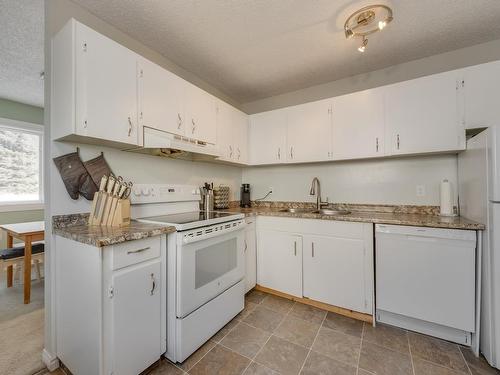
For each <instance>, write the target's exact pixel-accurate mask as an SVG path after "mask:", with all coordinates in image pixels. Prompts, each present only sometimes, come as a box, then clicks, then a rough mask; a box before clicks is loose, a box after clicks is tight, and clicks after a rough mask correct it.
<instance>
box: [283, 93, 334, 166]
mask: <svg viewBox="0 0 500 375" xmlns="http://www.w3.org/2000/svg"><path fill="white" fill-rule="evenodd" d="M287 111H288V118H287V132H286V134H287V135H286V141H287V152H286V160H287V162H289V163H303V162H312V161H324V160H329V159H330V158H331V146H332V145H331V139H332V122H331V100H330V99H327V100H320V101H317V102H312V103H307V104H302V105H298V106H294V107H290V108H288V109H287Z"/></svg>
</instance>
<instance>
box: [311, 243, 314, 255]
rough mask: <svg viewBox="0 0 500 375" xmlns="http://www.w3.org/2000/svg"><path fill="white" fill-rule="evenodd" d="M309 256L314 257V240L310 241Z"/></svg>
mask: <svg viewBox="0 0 500 375" xmlns="http://www.w3.org/2000/svg"><path fill="white" fill-rule="evenodd" d="M311 257H313V258H314V242H311Z"/></svg>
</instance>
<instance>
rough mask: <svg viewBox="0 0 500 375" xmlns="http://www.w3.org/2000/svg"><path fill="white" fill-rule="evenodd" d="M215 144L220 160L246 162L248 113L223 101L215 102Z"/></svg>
mask: <svg viewBox="0 0 500 375" xmlns="http://www.w3.org/2000/svg"><path fill="white" fill-rule="evenodd" d="M217 146H218V149H219V152H220V153H221V155H222V156H221V157H220V158H219V159H220V160H224V161H229V162H233V163H239V164H246V163H247V162H248V115H247V114H246V113H243V112H241V111H239V110H237V109H236V108H234V107H232V106H230V105H229V104H227V103H225V102H223V101H219V102H218V104H217Z"/></svg>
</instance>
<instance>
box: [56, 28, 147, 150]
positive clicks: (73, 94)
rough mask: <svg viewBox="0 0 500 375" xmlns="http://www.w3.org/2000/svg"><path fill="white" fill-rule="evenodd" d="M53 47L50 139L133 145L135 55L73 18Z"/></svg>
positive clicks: (135, 126) (135, 128) (135, 134)
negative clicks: (51, 134) (51, 137)
mask: <svg viewBox="0 0 500 375" xmlns="http://www.w3.org/2000/svg"><path fill="white" fill-rule="evenodd" d="M52 48H53V53H52V74H51V75H52V79H53V81H52V103H51V108H52V113H51V118H52V123H53V126H52V133H53V138H54V139H61V140H70V141H80V142H84V143H104V144H106V143H108V144H110V145H116V146H118V147H119V146H120V145H121V146H127V145H138V124H137V121H138V116H137V114H138V113H137V112H138V111H137V57H138V56H137V55H136V54H135V53H134V52H132V51H130V50H129V49H127V48H125V47H123V46H121V45H120V44H118V43H116V42H114V41H113V40H111V39H109V38H107V37H105V36H103V35H101V34H99V33H97V32H96V31H94V30H92V29H90V28H89V27H87V26H85V25H83V24H81V23H79V22H77V21H75V20H74V19H72V20H71V21H69V22H68V23H67V24H66V26H64V28H63V29H62V30H61V31H60V32H59V33H58V34H57V35H56V36H55V37H54V39H53V43H52Z"/></svg>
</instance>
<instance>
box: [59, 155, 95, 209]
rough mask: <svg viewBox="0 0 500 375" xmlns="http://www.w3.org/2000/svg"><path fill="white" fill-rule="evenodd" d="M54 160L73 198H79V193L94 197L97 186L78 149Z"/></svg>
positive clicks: (86, 197) (90, 197)
mask: <svg viewBox="0 0 500 375" xmlns="http://www.w3.org/2000/svg"><path fill="white" fill-rule="evenodd" d="M53 160H54V163H55V164H56V167H57V170H58V171H59V174H60V175H61V178H62V180H63V182H64V186H65V187H66V190H67V191H68V194H69V195H70V197H71V198H72V199H78V194H79V193H81V194H82V195H83V196H84V197H85V199H87V200H91V199H92V198H94V193H95V192H96V191H97V186H96V184H94V181H92V178H91V177H90V175H89V173H88V172H87V170H86V169H85V167H84V165H83V163H82V160H81V159H80V155H79V153H78V149H77V151H76V152H72V153H70V154H66V155H62V156H58V157H57V158H54V159H53Z"/></svg>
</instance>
